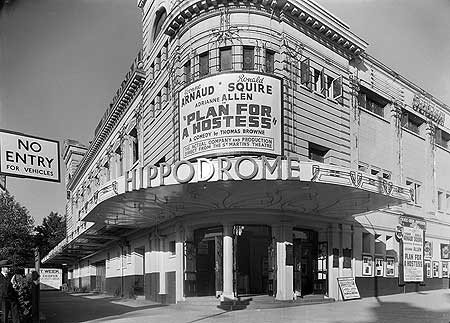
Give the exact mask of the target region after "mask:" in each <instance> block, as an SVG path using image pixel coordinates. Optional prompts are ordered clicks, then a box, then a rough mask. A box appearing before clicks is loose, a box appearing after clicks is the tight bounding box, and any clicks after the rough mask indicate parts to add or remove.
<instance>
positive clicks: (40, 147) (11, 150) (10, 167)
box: [0, 130, 60, 182]
mask: <svg viewBox="0 0 450 323" xmlns="http://www.w3.org/2000/svg"><path fill="white" fill-rule="evenodd" d="M0 173H2V174H3V175H6V176H15V177H25V178H34V179H40V180H45V181H52V182H60V161H59V142H58V141H54V140H49V139H43V138H38V137H34V136H29V135H25V134H22V133H17V132H11V131H6V130H0Z"/></svg>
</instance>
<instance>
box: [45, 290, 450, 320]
mask: <svg viewBox="0 0 450 323" xmlns="http://www.w3.org/2000/svg"><path fill="white" fill-rule="evenodd" d="M41 311H42V312H43V313H44V315H45V316H46V322H47V323H72V322H92V323H93V322H108V323H109V322H113V323H128V322H130V323H131V322H132V323H139V322H145V323H148V322H150V323H152V322H155V323H156V322H157V323H197V322H199V323H207V322H215V323H217V322H250V323H252V322H254V323H266V322H276V323H284V322H307V323H309V322H313V323H315V322H317V323H322V322H326V323H339V322H342V323H344V322H345V323H359V322H361V323H362V322H364V323H383V322H389V323H393V322H394V323H397V322H408V323H435V322H436V323H437V322H439V323H440V322H445V323H449V322H450V290H449V289H444V290H435V291H426V292H418V293H408V294H397V295H389V296H380V297H370V298H364V299H360V300H352V301H346V302H334V303H326V304H316V305H304V306H293V307H285V308H267V309H250V308H248V309H244V310H239V311H224V310H222V309H219V308H217V305H215V303H214V302H211V301H206V302H198V301H197V302H186V303H182V304H176V305H170V306H165V305H161V304H158V303H154V302H150V301H146V300H126V299H120V298H117V297H108V296H104V295H94V294H89V293H85V294H67V293H62V292H57V291H43V292H41Z"/></svg>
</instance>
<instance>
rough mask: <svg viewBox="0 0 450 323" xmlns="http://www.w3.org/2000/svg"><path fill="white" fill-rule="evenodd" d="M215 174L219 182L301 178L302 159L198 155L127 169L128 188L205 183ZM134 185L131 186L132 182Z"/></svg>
mask: <svg viewBox="0 0 450 323" xmlns="http://www.w3.org/2000/svg"><path fill="white" fill-rule="evenodd" d="M213 177H215V178H216V179H217V180H218V181H227V180H252V179H268V178H269V177H271V178H272V179H278V180H279V179H287V180H300V158H299V157H287V158H286V160H283V159H282V157H280V156H279V157H277V158H275V159H268V158H267V157H266V156H261V157H260V158H256V157H250V156H243V157H239V158H233V159H232V158H228V157H218V158H217V159H215V160H210V159H206V158H199V159H197V161H195V162H190V161H188V160H180V161H177V162H175V163H174V164H173V165H169V164H167V163H161V164H160V165H158V166H156V165H149V166H147V167H142V168H138V169H135V170H133V171H129V172H126V174H125V176H124V180H125V187H126V191H130V190H137V189H141V188H149V187H156V186H164V185H167V184H169V183H174V184H185V183H190V182H206V181H209V180H211V179H212V178H213ZM130 183H131V184H132V185H131V187H130V185H129V184H130Z"/></svg>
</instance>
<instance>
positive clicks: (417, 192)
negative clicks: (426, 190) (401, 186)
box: [406, 180, 421, 205]
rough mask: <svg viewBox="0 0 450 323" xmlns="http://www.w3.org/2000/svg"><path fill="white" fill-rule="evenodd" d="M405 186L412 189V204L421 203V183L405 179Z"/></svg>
mask: <svg viewBox="0 0 450 323" xmlns="http://www.w3.org/2000/svg"><path fill="white" fill-rule="evenodd" d="M406 186H409V188H410V189H412V191H413V194H412V197H413V201H412V203H414V204H416V205H417V204H420V203H421V185H420V184H419V183H417V182H413V181H411V180H406Z"/></svg>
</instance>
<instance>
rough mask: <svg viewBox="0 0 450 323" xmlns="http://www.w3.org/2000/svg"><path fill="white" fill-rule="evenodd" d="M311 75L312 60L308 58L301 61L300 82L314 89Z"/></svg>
mask: <svg viewBox="0 0 450 323" xmlns="http://www.w3.org/2000/svg"><path fill="white" fill-rule="evenodd" d="M311 77H312V76H311V68H310V60H309V58H306V59H305V60H303V61H301V62H300V83H301V84H303V85H305V86H306V87H308V89H310V90H311V89H312V83H311Z"/></svg>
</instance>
